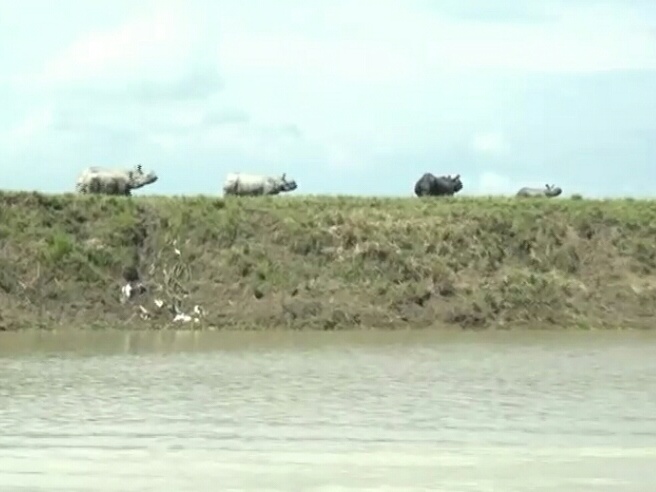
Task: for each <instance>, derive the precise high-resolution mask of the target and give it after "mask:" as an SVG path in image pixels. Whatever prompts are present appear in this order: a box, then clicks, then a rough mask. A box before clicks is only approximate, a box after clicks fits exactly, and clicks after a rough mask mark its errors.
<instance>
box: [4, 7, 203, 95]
mask: <svg viewBox="0 0 656 492" xmlns="http://www.w3.org/2000/svg"><path fill="white" fill-rule="evenodd" d="M198 33H199V32H198V31H195V30H194V26H193V22H192V19H191V18H190V17H189V16H188V15H186V12H185V10H184V9H180V8H173V7H172V4H168V5H166V6H165V7H162V8H160V9H158V10H156V11H153V12H151V13H148V14H142V15H141V16H139V17H134V18H131V19H127V20H126V21H125V22H123V23H121V24H118V25H116V26H114V27H113V28H109V29H104V30H98V31H92V32H91V33H89V34H86V35H83V36H81V37H80V38H79V39H78V40H77V41H75V42H74V43H72V44H71V45H70V46H68V47H67V48H66V49H64V50H63V51H61V52H59V53H58V54H57V55H56V56H54V57H53V58H52V59H50V60H48V61H47V62H46V63H45V64H44V65H43V66H42V67H41V69H40V70H38V71H37V72H36V73H28V74H23V75H22V76H19V77H18V78H17V79H15V80H16V81H17V84H18V85H19V86H24V85H25V84H27V85H28V86H34V87H35V88H36V89H37V90H40V89H43V88H45V87H69V86H70V84H80V83H83V84H87V85H91V86H97V87H104V86H106V85H107V84H108V83H110V84H111V83H113V82H116V81H119V83H125V81H126V80H152V79H162V78H166V79H170V78H175V77H177V76H179V75H180V73H181V68H182V69H183V70H184V69H185V68H187V67H188V66H189V65H188V63H189V57H190V55H192V54H193V50H194V49H197V48H199V41H200V40H199V38H198V36H197V35H198Z"/></svg>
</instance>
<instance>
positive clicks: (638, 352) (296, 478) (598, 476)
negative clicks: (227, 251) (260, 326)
mask: <svg viewBox="0 0 656 492" xmlns="http://www.w3.org/2000/svg"><path fill="white" fill-rule="evenodd" d="M654 354H656V334H651V333H644V332H640V333H636V332H624V333H605V332H590V333H580V332H579V333H528V332H509V333H481V332H478V333H439V332H432V331H418V332H349V333H288V332H277V333H218V332H213V333H212V332H210V333H207V332H205V333H194V332H178V333H176V332H161V333H152V332H142V333H125V332H86V333H73V332H68V333H54V334H52V333H44V332H27V333H9V334H2V335H0V368H1V369H0V490H2V491H3V492H13V491H28V490H29V491H41V490H43V491H45V490H47V491H67V492H74V491H82V490H84V491H89V490H94V491H121V492H130V491H157V492H161V491H162V490H167V491H168V490H171V491H205V490H207V491H215V490H225V491H228V490H252V491H256V490H257V491H302V490H317V491H333V490H334V491H342V490H344V491H346V490H381V491H414V490H417V491H418V490H431V491H435V490H438V491H439V490H444V491H476V492H481V491H504V492H506V491H507V492H510V491H520V490H521V491H559V492H561V491H586V490H595V491H613V492H619V491H638V490H639V491H645V490H649V489H650V487H651V484H653V483H656V467H655V466H654V464H655V463H656V361H655V359H654Z"/></svg>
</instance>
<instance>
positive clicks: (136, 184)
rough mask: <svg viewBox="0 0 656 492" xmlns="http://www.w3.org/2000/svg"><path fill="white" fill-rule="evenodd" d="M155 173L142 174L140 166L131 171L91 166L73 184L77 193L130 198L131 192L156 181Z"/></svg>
mask: <svg viewBox="0 0 656 492" xmlns="http://www.w3.org/2000/svg"><path fill="white" fill-rule="evenodd" d="M157 179H158V176H157V173H155V171H149V172H144V171H143V168H142V167H141V164H138V165H137V166H135V167H134V168H132V169H110V168H104V167H98V166H91V167H88V168H86V169H85V170H84V171H82V172H81V173H80V175H79V177H78V179H77V182H76V183H75V190H76V191H77V192H78V193H85V194H86V193H94V194H105V195H124V196H131V194H132V190H135V189H137V188H142V187H143V186H146V185H149V184H152V183H154V182H155V181H157Z"/></svg>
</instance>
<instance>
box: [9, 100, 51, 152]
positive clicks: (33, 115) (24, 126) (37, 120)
mask: <svg viewBox="0 0 656 492" xmlns="http://www.w3.org/2000/svg"><path fill="white" fill-rule="evenodd" d="M53 115H54V111H53V109H52V108H51V107H45V108H42V109H35V110H33V111H31V112H29V113H28V114H27V115H26V116H25V118H24V119H23V120H21V121H19V122H18V123H17V124H16V125H14V126H13V127H11V128H10V129H9V130H7V131H6V132H5V133H4V134H2V135H0V137H1V141H2V143H3V145H5V146H7V147H11V148H16V147H20V146H21V145H28V144H29V143H30V142H31V141H32V139H33V138H35V137H37V136H39V135H41V134H43V133H44V132H45V131H47V130H48V129H49V128H50V127H51V126H52V124H53V120H54V116H53Z"/></svg>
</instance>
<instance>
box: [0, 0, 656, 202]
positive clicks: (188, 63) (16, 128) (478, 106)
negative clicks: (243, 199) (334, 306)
mask: <svg viewBox="0 0 656 492" xmlns="http://www.w3.org/2000/svg"><path fill="white" fill-rule="evenodd" d="M0 59H1V60H2V65H1V66H0V107H2V111H0V187H1V188H4V189H26V190H42V191H48V192H60V191H70V190H72V188H73V185H74V182H75V178H76V176H77V174H78V173H79V172H80V171H81V170H82V169H83V168H84V167H86V166H89V165H104V166H131V165H133V164H136V163H142V164H143V165H144V167H148V168H154V169H155V170H156V171H157V172H158V173H159V175H160V180H159V182H157V183H156V184H154V185H152V186H151V187H149V188H147V189H144V190H143V191H140V193H163V194H168V193H176V194H186V193H189V194H195V193H204V194H219V193H220V188H221V185H222V181H223V179H224V176H225V174H226V173H227V172H231V171H244V172H266V173H272V174H279V173H282V172H287V173H288V175H290V176H293V177H294V178H295V179H296V180H297V181H298V183H299V189H298V190H297V192H295V193H297V194H301V193H312V194H316V193H329V194H335V193H348V194H367V195H411V194H412V189H413V186H414V182H415V180H416V179H417V178H418V177H419V176H421V174H423V173H424V172H426V171H431V172H434V173H436V174H443V173H460V174H461V176H462V179H463V182H464V185H465V187H464V189H463V191H462V194H463V195H464V194H481V193H483V194H497V193H503V194H508V193H513V192H515V191H516V190H517V189H518V188H519V187H521V186H525V185H533V186H542V185H544V184H545V183H546V182H549V183H554V184H557V185H559V186H561V187H563V189H564V192H565V194H571V193H582V194H584V195H587V196H613V195H624V196H626V195H633V196H647V195H653V194H656V193H655V192H656V116H655V115H656V89H655V88H656V1H654V0H606V1H598V0H477V1H476V2H463V1H461V0H439V1H438V0H398V1H392V0H357V1H355V0H312V1H307V0H303V1H301V0H267V1H264V0H259V1H258V0H239V1H238V0H232V1H224V0H207V1H201V0H198V1H192V0H180V1H168V0H150V1H148V0H146V1H139V2H134V1H126V0H118V1H117V0H113V1H111V2H110V1H104V0H94V1H93V2H80V1H78V0H60V1H58V2H52V1H50V0H47V1H46V0H41V1H37V0H20V1H19V0H0Z"/></svg>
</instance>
